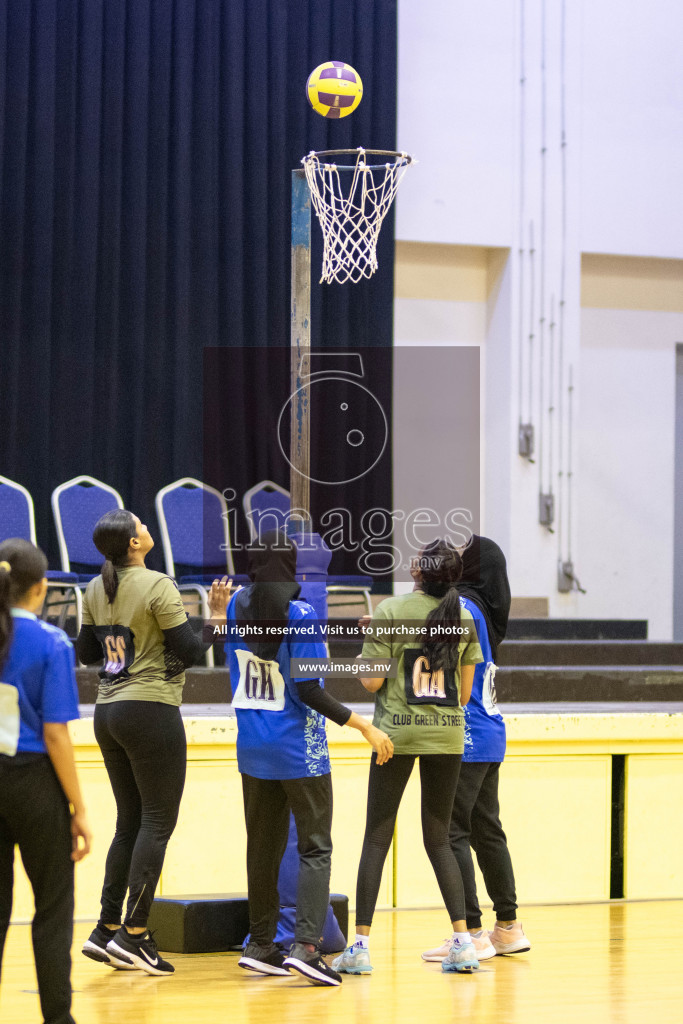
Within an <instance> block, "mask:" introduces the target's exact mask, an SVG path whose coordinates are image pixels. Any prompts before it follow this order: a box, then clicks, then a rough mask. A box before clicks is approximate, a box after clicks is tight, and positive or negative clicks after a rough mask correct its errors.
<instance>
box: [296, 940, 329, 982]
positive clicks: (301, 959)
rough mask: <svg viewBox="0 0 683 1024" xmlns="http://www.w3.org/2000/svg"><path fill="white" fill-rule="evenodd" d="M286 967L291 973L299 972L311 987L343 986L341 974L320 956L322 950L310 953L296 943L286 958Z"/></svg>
mask: <svg viewBox="0 0 683 1024" xmlns="http://www.w3.org/2000/svg"><path fill="white" fill-rule="evenodd" d="M284 966H285V967H288V968H289V969H290V971H298V972H299V974H302V975H303V976H304V978H305V979H306V981H310V983H311V985H341V983H342V978H341V974H337V972H336V971H333V970H332V968H331V967H328V966H327V964H326V963H325V961H324V960H323V958H322V957H321V955H320V950H319V949H316V950H315V952H314V953H309V951H308V950H307V949H306V947H305V946H302V944H301V943H300V942H295V943H294V945H293V946H292V948H291V949H290V951H289V956H287V957H285V960H284Z"/></svg>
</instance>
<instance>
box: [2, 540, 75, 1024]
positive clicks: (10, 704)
mask: <svg viewBox="0 0 683 1024" xmlns="http://www.w3.org/2000/svg"><path fill="white" fill-rule="evenodd" d="M46 569H47V559H46V558H45V555H44V554H43V553H42V551H40V550H39V549H38V548H36V547H34V545H33V544H29V542H28V541H25V540H21V539H19V538H13V539H11V540H6V541H4V542H3V543H2V544H0V680H1V681H0V960H1V958H2V950H3V947H4V943H5V936H6V934H7V928H8V926H9V919H10V913H11V910H12V872H13V865H14V847H15V845H16V844H18V846H19V850H20V851H21V859H22V861H23V864H24V868H25V869H26V874H27V875H28V878H29V881H30V882H31V886H32V888H33V895H34V898H35V908H36V912H35V916H34V918H33V929H32V936H33V953H34V956H35V961H36V974H37V976H38V991H39V993H40V1005H41V1008H42V1011H43V1016H44V1018H45V1020H46V1021H50V1024H73V1017H72V1016H71V1012H70V1008H71V940H72V935H73V911H74V873H73V867H74V861H77V860H80V859H81V858H82V857H84V856H85V855H86V854H87V853H88V852H89V850H90V839H91V836H90V828H89V826H88V821H87V818H86V813H85V807H84V804H83V798H82V796H81V790H80V786H79V784H78V776H77V775H76V767H75V763H74V755H73V748H72V746H71V740H70V738H69V732H68V726H67V723H68V722H70V721H71V720H72V719H75V718H78V691H77V689H76V675H75V671H74V663H75V659H74V649H73V646H72V645H71V643H70V641H69V639H68V638H67V637H66V635H65V634H64V633H63V632H62V631H61V629H56V628H55V627H54V626H50V625H48V624H47V623H46V622H41V621H40V620H39V619H38V618H37V616H36V612H38V611H39V610H40V608H41V606H42V604H43V600H44V598H45V592H46V590H47V580H46V579H45V570H46Z"/></svg>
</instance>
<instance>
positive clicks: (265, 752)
mask: <svg viewBox="0 0 683 1024" xmlns="http://www.w3.org/2000/svg"><path fill="white" fill-rule="evenodd" d="M248 558H249V576H250V578H251V580H252V583H251V585H250V586H247V587H244V588H243V589H242V590H240V591H238V592H237V593H236V594H235V596H234V597H233V598H232V600H231V602H230V604H229V605H228V609H227V615H226V618H227V630H228V637H229V640H228V642H227V643H226V645H225V650H226V654H227V657H228V666H229V669H230V683H231V686H232V692H233V699H232V704H233V707H234V708H235V712H236V715H237V726H238V734H237V764H238V767H239V770H240V772H241V774H242V789H243V796H244V815H245V820H246V827H247V879H248V889H249V927H250V933H251V935H250V942H249V943H248V945H247V946H246V948H245V950H244V955H243V956H242V958H241V959H240V961H239V965H240V967H243V968H245V969H247V970H252V971H257V972H258V973H261V974H270V975H286V974H288V972H289V970H294V971H298V972H299V973H300V974H302V975H303V977H304V978H305V979H306V980H307V981H309V982H310V983H311V984H313V985H339V984H340V982H341V977H340V976H339V974H337V972H336V971H333V970H331V968H329V967H328V966H327V964H326V963H325V961H324V960H323V959H322V957H321V955H320V950H319V948H318V945H319V942H320V936H321V934H322V930H323V924H324V921H325V915H326V913H327V907H328V903H329V887H330V864H331V855H332V840H331V835H330V833H331V827H332V780H331V776H330V758H329V753H328V749H327V737H326V733H325V725H324V718H330V719H331V720H332V721H333V722H336V723H337V724H338V725H348V726H351V728H354V729H358V730H359V731H360V732H361V733H362V735H363V736H364V738H365V739H366V740H367V741H368V743H369V744H370V745H371V746H372V748H373V749H374V750H375V751H376V753H377V760H378V762H379V763H380V764H382V763H384V762H385V761H387V760H388V759H389V758H390V757H391V755H392V752H393V745H392V743H391V740H390V739H389V737H388V736H387V735H386V733H384V732H382V730H380V729H376V728H375V727H374V726H372V725H370V723H368V722H366V721H365V719H363V718H361V717H360V715H357V714H356V713H355V712H351V711H350V710H349V709H348V708H346V707H344V705H343V704H340V703H339V702H338V701H336V700H335V699H334V698H333V697H331V696H330V695H329V694H327V693H326V692H325V691H324V690H323V688H322V687H321V685H320V681H319V680H318V679H298V678H296V677H294V678H292V674H291V672H290V661H291V659H292V658H304V659H306V658H325V657H327V648H326V646H325V644H324V643H323V641H322V639H321V638H320V639H319V638H317V637H316V635H315V633H316V631H317V626H316V621H317V620H316V616H315V612H314V610H313V608H312V607H311V606H310V605H309V604H307V603H306V602H305V601H300V600H297V598H298V597H299V593H300V590H301V587H300V586H299V584H298V583H297V581H296V547H295V545H294V544H293V543H292V541H291V540H290V539H289V538H288V537H287V536H286V535H285V534H284V533H281V532H279V531H272V532H270V533H267V534H266V535H265V536H263V537H262V538H260V539H259V540H258V541H255V542H254V543H253V544H252V545H250V547H249V549H248ZM290 809H291V811H292V813H293V815H294V820H295V823H296V829H297V835H298V848H299V881H298V889H297V893H298V895H297V913H296V926H295V933H294V944H293V946H292V948H291V950H290V953H289V956H287V957H285V956H284V955H283V954H282V952H281V950H280V949H278V947H277V946H276V945H275V943H274V937H275V933H276V928H277V921H278V915H279V911H280V900H279V896H278V889H277V879H278V869H279V866H280V861H281V860H282V855H283V853H284V850H285V846H286V843H287V835H288V830H289V815H290Z"/></svg>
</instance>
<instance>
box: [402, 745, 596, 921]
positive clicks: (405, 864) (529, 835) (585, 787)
mask: <svg viewBox="0 0 683 1024" xmlns="http://www.w3.org/2000/svg"><path fill="white" fill-rule="evenodd" d="M419 788H420V787H419V776H418V772H417V770H414V772H413V775H412V776H411V779H410V782H409V783H408V787H407V788H406V793H405V795H404V798H403V802H402V804H401V808H400V811H399V816H398V822H397V849H398V853H397V864H396V903H397V905H398V906H399V907H418V906H440V905H442V900H441V895H440V893H439V889H438V886H437V883H436V878H435V877H434V872H433V871H432V868H431V865H430V863H429V860H428V858H427V855H426V853H425V851H424V847H423V845H422V832H421V825H420V793H419ZM500 804H501V820H502V823H503V828H504V829H505V831H506V834H507V837H508V844H509V848H510V853H511V855H512V861H513V866H514V870H515V876H516V884H517V895H518V900H519V903H520V905H523V903H524V902H525V901H526V902H541V901H546V900H547V901H563V900H578V899H581V900H590V899H604V898H606V897H608V896H609V864H610V804H611V763H610V758H609V757H607V756H596V755H588V756H585V757H569V756H564V757H524V756H515V755H510V756H509V757H508V759H507V760H506V761H505V764H504V765H503V768H502V770H501V784H500ZM478 885H479V887H480V888H479V892H480V894H481V896H482V897H484V895H485V889H484V888H483V882H482V880H481V876H480V875H479V876H478Z"/></svg>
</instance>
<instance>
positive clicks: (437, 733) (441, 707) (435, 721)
mask: <svg viewBox="0 0 683 1024" xmlns="http://www.w3.org/2000/svg"><path fill="white" fill-rule="evenodd" d="M438 604H439V599H438V598H436V597H429V595H428V594H424V593H422V592H421V591H413V592H412V593H410V594H403V595H401V596H399V597H390V598H388V599H387V600H386V601H382V603H381V604H380V605H379V606H378V608H377V610H376V611H375V614H374V616H373V619H372V626H373V627H374V628H375V629H376V628H377V627H378V626H384V627H385V628H387V629H388V628H391V627H393V628H394V630H396V628H397V627H400V626H401V625H402V624H404V623H405V624H410V625H411V626H412V625H414V624H415V623H420V622H424V621H425V619H426V618H427V616H428V615H429V613H430V612H431V611H432V609H433V608H436V607H437V606H438ZM460 625H461V627H462V628H463V629H467V633H463V634H462V639H461V640H459V641H458V652H459V655H460V658H459V661H458V667H457V669H456V670H455V671H454V672H451V673H450V675H449V674H448V673H434V674H431V673H430V672H429V664H428V662H427V660H426V659H425V658H423V656H422V650H421V648H422V643H421V641H420V640H412V639H408V640H403V639H401V638H400V637H398V636H396V635H395V634H394V635H391V636H390V635H388V634H385V638H382V637H376V636H366V638H365V643H364V644H363V657H364V658H397V659H398V669H397V673H396V677H395V678H389V679H385V680H384V682H383V683H382V686H381V687H380V689H379V690H378V691H377V695H376V703H375V715H374V718H373V725H375V726H377V728H378V729H383V730H384V732H386V733H387V734H388V735H389V736H390V737H391V739H392V741H393V744H394V753H396V754H462V752H463V750H464V740H465V719H464V712H463V709H462V707H461V705H460V668H461V666H462V665H476V664H477V663H478V662H480V661H483V660H484V658H483V656H482V653H481V647H480V646H479V640H478V638H477V629H476V626H475V624H474V619H473V618H472V616H471V615H470V613H469V612H468V611H467V609H466V608H464V607H463V605H462V603H461V605H460ZM455 642H456V641H455V640H453V643H455Z"/></svg>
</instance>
